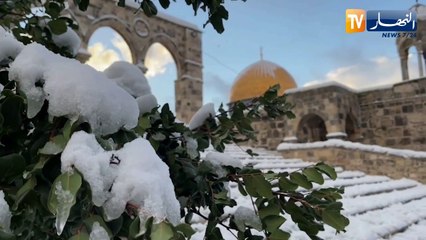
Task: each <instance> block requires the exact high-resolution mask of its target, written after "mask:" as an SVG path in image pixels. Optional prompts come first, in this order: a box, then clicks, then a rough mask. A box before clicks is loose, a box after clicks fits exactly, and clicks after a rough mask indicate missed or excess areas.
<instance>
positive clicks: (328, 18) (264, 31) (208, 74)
mask: <svg viewBox="0 0 426 240" xmlns="http://www.w3.org/2000/svg"><path fill="white" fill-rule="evenodd" d="M127 1H133V0H127ZM419 2H420V3H422V0H420V1H419ZM414 4H415V0H345V1H342V0H321V1H320V0H297V1H290V0H247V1H245V2H244V1H241V0H226V1H225V7H226V8H227V9H228V11H229V20H228V21H225V22H224V25H225V32H224V33H222V34H218V33H217V32H216V31H215V30H214V29H213V27H212V26H211V25H208V26H206V28H203V23H204V22H205V20H206V19H207V15H206V14H205V13H204V12H202V11H200V12H199V13H198V15H197V16H194V13H193V11H192V8H191V7H188V6H186V4H185V3H184V1H181V0H178V1H176V2H172V3H171V5H170V7H169V9H167V10H165V11H162V12H165V13H166V14H169V15H172V16H175V17H178V18H181V19H183V20H185V21H188V22H191V23H193V24H195V25H197V26H199V28H200V29H201V30H202V32H203V39H202V41H203V42H202V44H203V49H202V50H203V65H204V68H203V82H204V87H203V101H204V103H208V102H214V103H215V104H216V105H218V104H220V103H222V102H223V103H227V102H228V101H229V93H230V89H231V87H232V84H233V82H234V81H235V78H236V77H237V75H238V74H239V72H241V71H242V70H244V68H246V67H247V66H249V65H250V64H252V63H254V62H256V61H258V60H260V48H262V49H263V56H264V59H265V60H269V61H272V62H274V63H276V64H278V65H280V66H282V67H283V68H285V69H286V70H287V71H288V72H289V73H290V74H291V75H292V76H293V78H294V79H295V80H296V82H297V85H298V86H299V87H303V86H307V85H312V84H317V83H321V82H324V81H337V82H340V83H343V84H345V85H348V86H349V87H352V88H355V89H362V88H371V87H375V86H378V85H383V84H390V83H395V82H398V81H401V70H400V62H399V57H398V52H397V48H396V43H395V42H396V39H395V38H382V36H381V34H380V33H375V32H363V33H355V34H347V33H346V32H345V12H346V9H349V8H357V9H365V10H406V9H409V8H410V7H411V6H412V5H414ZM425 4H426V2H425ZM126 47H127V46H126V43H125V41H124V40H123V39H122V38H121V36H120V35H119V34H117V33H116V32H114V31H113V30H111V29H108V28H102V29H99V30H98V31H96V32H95V34H94V35H93V36H92V38H91V40H90V43H89V52H91V53H92V55H93V57H92V59H91V60H90V61H89V64H90V65H92V66H94V67H95V68H97V69H98V70H103V69H105V68H106V67H107V66H108V65H109V64H110V63H109V62H108V61H117V60H127V61H131V54H130V50H129V49H128V47H127V49H126ZM416 56H417V55H416V52H415V50H414V48H412V49H410V62H409V71H410V77H412V78H416V77H418V75H419V73H418V70H417V61H416V59H417V57H416ZM107 60H108V61H107ZM145 65H146V67H147V68H148V72H147V73H146V76H147V78H148V80H149V82H150V85H151V88H152V91H153V93H154V95H156V96H157V98H158V100H159V103H160V104H164V103H165V102H169V103H171V105H172V109H173V108H174V107H173V106H174V81H175V80H176V78H177V76H176V66H175V64H174V61H173V58H172V56H171V54H170V53H169V52H168V51H167V49H165V48H164V47H163V46H162V45H161V44H153V45H152V46H151V48H150V49H149V51H148V53H147V56H146V59H145Z"/></svg>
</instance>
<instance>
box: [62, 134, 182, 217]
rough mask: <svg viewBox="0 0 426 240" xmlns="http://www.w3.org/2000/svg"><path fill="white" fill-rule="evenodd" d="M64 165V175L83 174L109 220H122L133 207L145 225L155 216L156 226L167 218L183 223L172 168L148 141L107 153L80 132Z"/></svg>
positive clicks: (69, 147) (90, 136) (64, 155)
mask: <svg viewBox="0 0 426 240" xmlns="http://www.w3.org/2000/svg"><path fill="white" fill-rule="evenodd" d="M61 161H62V171H63V172H66V171H70V170H72V168H73V167H74V168H76V169H77V170H78V171H80V172H81V173H82V174H83V177H84V179H85V180H86V181H87V182H88V183H89V185H90V188H91V189H92V192H93V202H94V203H95V204H96V205H97V206H100V205H102V206H103V208H104V211H105V215H106V216H107V218H108V219H109V220H112V219H116V218H118V217H119V216H120V215H121V214H122V213H123V212H124V210H125V208H126V205H127V204H128V203H129V204H132V205H134V206H136V207H138V208H139V217H140V219H141V224H144V221H143V220H146V219H148V218H149V217H151V216H152V217H154V219H155V221H156V222H160V221H163V220H165V219H166V218H167V219H168V220H169V221H170V222H171V223H173V224H178V223H179V221H180V205H179V202H178V201H177V199H176V196H175V191H174V186H173V183H172V181H171V179H170V175H169V168H168V166H167V165H166V164H165V163H164V162H163V161H162V160H161V159H160V158H159V157H158V156H157V154H156V153H155V151H154V149H153V148H152V146H151V144H150V143H149V142H148V141H147V140H146V139H142V138H137V139H135V140H133V141H132V142H129V143H127V144H125V145H124V146H123V148H121V149H120V150H116V151H104V150H103V149H102V147H101V146H100V145H99V143H97V141H96V139H95V136H94V135H93V134H88V133H86V132H83V131H80V132H76V133H74V134H73V135H72V137H71V139H70V140H69V142H68V144H67V146H66V147H65V150H64V152H63V153H62V156H61ZM111 186H112V187H111ZM109 189H111V190H110V191H109Z"/></svg>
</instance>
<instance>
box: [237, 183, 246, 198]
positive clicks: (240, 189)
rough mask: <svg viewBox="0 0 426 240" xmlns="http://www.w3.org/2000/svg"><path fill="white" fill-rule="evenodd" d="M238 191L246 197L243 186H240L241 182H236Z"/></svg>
mask: <svg viewBox="0 0 426 240" xmlns="http://www.w3.org/2000/svg"><path fill="white" fill-rule="evenodd" d="M238 190H239V191H240V193H241V195H243V196H247V192H246V190H245V189H244V186H243V184H241V182H238Z"/></svg>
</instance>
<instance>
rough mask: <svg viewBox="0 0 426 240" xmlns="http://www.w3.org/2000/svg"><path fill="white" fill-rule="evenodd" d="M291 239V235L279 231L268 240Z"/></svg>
mask: <svg viewBox="0 0 426 240" xmlns="http://www.w3.org/2000/svg"><path fill="white" fill-rule="evenodd" d="M289 238H290V234H289V233H288V232H284V231H282V230H280V229H277V230H276V231H274V232H273V233H272V234H271V235H270V236H269V237H268V240H287V239H289Z"/></svg>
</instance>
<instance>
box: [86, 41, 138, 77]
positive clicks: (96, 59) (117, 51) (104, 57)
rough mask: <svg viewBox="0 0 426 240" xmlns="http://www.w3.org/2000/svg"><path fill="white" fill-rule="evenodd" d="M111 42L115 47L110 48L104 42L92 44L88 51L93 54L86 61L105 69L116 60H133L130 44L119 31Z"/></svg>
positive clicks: (98, 68)
mask: <svg viewBox="0 0 426 240" xmlns="http://www.w3.org/2000/svg"><path fill="white" fill-rule="evenodd" d="M111 43H112V46H114V47H115V48H108V47H107V46H105V45H104V43H103V42H95V43H94V44H92V45H90V46H89V48H88V51H89V53H90V54H91V55H92V56H91V57H90V59H89V60H88V61H87V62H86V63H87V64H88V65H90V66H92V67H93V68H95V69H96V70H98V71H103V70H105V69H106V68H107V67H109V66H110V65H111V64H112V63H113V62H116V61H126V62H133V61H132V53H131V52H130V48H129V46H128V45H127V43H126V41H125V40H124V39H123V38H122V37H121V36H120V35H119V34H118V33H115V34H114V38H113V39H112V40H111Z"/></svg>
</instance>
